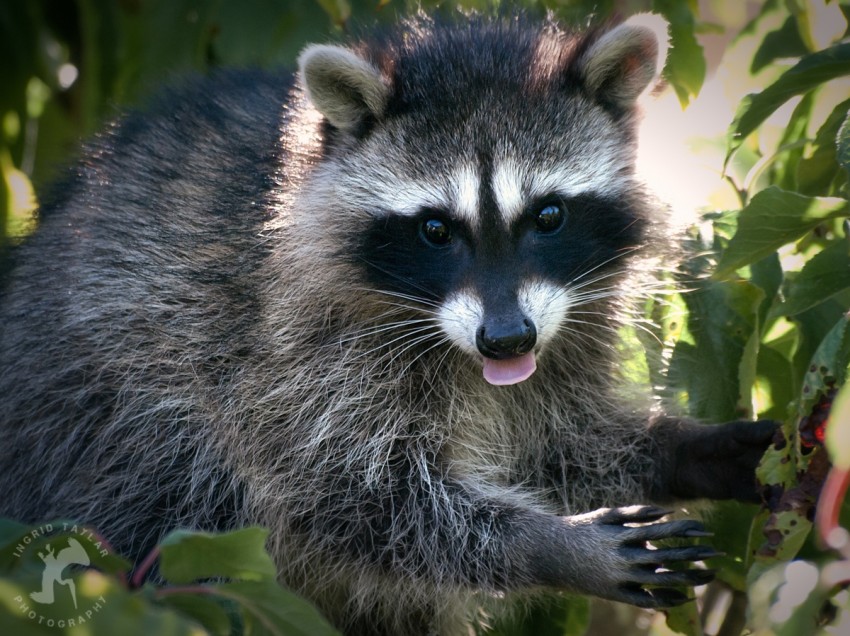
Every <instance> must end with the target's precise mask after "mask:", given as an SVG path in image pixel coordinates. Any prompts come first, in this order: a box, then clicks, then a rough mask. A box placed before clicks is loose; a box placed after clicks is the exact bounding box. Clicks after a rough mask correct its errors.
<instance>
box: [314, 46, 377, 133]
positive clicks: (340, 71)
mask: <svg viewBox="0 0 850 636" xmlns="http://www.w3.org/2000/svg"><path fill="white" fill-rule="evenodd" d="M298 69H299V72H300V73H301V81H302V82H303V83H304V88H305V89H306V91H307V97H308V98H309V99H310V101H311V102H312V103H313V105H314V106H315V107H316V108H317V109H318V111H319V112H320V113H322V115H324V116H325V118H326V119H327V120H328V121H329V122H330V123H331V124H332V125H333V126H335V127H336V128H339V129H341V130H344V131H346V132H356V131H357V129H358V128H360V126H361V125H362V124H363V123H364V122H365V121H366V120H367V119H368V118H369V117H374V118H376V119H377V118H380V117H381V115H382V114H383V112H384V107H385V106H386V102H387V95H388V94H389V86H388V85H387V83H386V82H385V80H384V78H383V76H382V75H381V72H380V71H379V70H378V69H377V68H375V67H374V66H373V65H372V64H370V63H369V62H367V61H366V60H364V59H363V58H362V57H360V56H359V55H357V54H356V53H355V52H354V51H352V50H351V49H347V48H345V47H342V46H332V45H327V44H312V45H310V46H308V47H307V48H306V49H304V51H302V53H301V55H300V56H299V57H298Z"/></svg>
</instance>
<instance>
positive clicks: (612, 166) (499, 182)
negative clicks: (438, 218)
mask: <svg viewBox="0 0 850 636" xmlns="http://www.w3.org/2000/svg"><path fill="white" fill-rule="evenodd" d="M606 151H610V152H606ZM619 161H620V157H619V153H618V152H617V149H616V148H606V147H605V146H604V145H600V147H599V149H598V152H596V153H595V154H594V155H593V157H592V158H591V160H589V161H582V162H576V164H575V165H566V164H562V165H554V166H550V167H546V168H538V167H535V166H530V165H524V164H522V163H520V162H517V161H515V160H513V159H511V158H506V159H503V160H502V161H500V162H498V163H497V164H496V165H495V167H494V170H493V180H492V182H491V184H490V185H491V187H492V189H493V197H494V198H495V200H496V205H497V206H498V208H499V213H500V214H501V216H502V219H503V220H504V222H505V224H506V225H510V224H511V223H512V222H513V221H515V220H516V219H517V218H519V216H520V215H521V214H522V213H523V211H524V210H525V208H526V206H527V205H528V204H529V203H530V202H531V201H532V200H533V199H536V198H540V197H546V196H549V195H553V194H554V195H559V196H562V197H564V198H570V197H576V196H579V195H582V194H588V193H594V192H596V193H599V192H604V193H606V194H608V195H610V194H611V193H616V192H618V191H619V190H621V189H622V188H623V187H624V185H623V184H622V183H618V182H617V181H615V180H612V178H611V176H612V175H615V174H617V173H618V171H619Z"/></svg>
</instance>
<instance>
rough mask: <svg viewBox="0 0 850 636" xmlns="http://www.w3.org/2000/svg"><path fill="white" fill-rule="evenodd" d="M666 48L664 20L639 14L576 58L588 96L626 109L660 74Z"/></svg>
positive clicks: (666, 37) (667, 39)
mask: <svg viewBox="0 0 850 636" xmlns="http://www.w3.org/2000/svg"><path fill="white" fill-rule="evenodd" d="M668 46H669V36H668V25H667V21H666V20H664V18H662V17H661V16H659V15H655V14H652V13H639V14H637V15H634V16H632V17H631V18H629V19H628V20H626V21H625V22H623V23H622V24H620V25H618V26H616V27H614V28H613V29H611V30H610V31H608V32H607V33H605V34H604V35H602V37H600V38H599V39H598V40H597V41H596V42H594V43H593V44H592V45H591V46H590V48H589V49H588V50H587V51H586V52H585V53H584V54H583V55H582V56H581V58H580V59H579V61H578V64H579V70H580V72H581V74H582V76H583V77H584V81H585V86H586V87H587V89H588V90H589V91H590V92H591V93H593V94H594V95H596V96H597V97H598V98H600V99H602V100H603V101H606V102H608V103H611V104H613V105H615V106H617V107H619V108H629V107H631V106H632V104H633V103H634V102H635V100H637V98H638V96H639V95H640V94H641V93H642V92H643V91H644V90H645V89H646V87H647V86H649V83H650V82H652V81H653V80H654V79H656V78H657V77H658V76H659V75H660V74H661V69H662V68H663V67H664V61H665V60H666V58H667V49H668Z"/></svg>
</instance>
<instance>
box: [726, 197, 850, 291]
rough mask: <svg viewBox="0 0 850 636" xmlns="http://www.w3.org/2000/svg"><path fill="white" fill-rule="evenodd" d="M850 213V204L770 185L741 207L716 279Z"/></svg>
mask: <svg viewBox="0 0 850 636" xmlns="http://www.w3.org/2000/svg"><path fill="white" fill-rule="evenodd" d="M846 216H850V203H848V202H847V201H846V200H845V199H839V198H832V197H806V196H803V195H800V194H797V193H795V192H788V191H787V190H781V189H779V188H776V187H770V188H766V189H764V190H762V191H761V192H759V193H758V194H756V195H755V196H754V197H753V198H752V200H751V201H750V202H749V203H748V204H747V206H746V207H745V208H744V209H743V210H741V213H740V217H739V219H738V229H737V231H736V232H735V236H733V237H732V240H731V241H729V245H728V246H727V247H726V249H725V250H724V252H723V254H722V255H721V257H720V262H719V263H718V265H717V271H716V272H715V273H714V278H725V277H726V276H729V275H730V274H732V273H733V272H734V271H735V270H736V269H738V268H740V267H743V266H745V265H749V264H751V263H754V262H756V261H758V260H760V259H762V258H764V257H765V256H768V255H769V254H771V253H773V252H775V251H776V250H777V249H779V248H780V247H782V246H783V245H785V244H786V243H790V242H792V241H796V240H797V239H799V238H801V237H802V236H803V235H805V234H806V232H808V231H810V230H812V229H813V228H815V227H816V226H817V225H818V224H819V223H821V222H822V221H825V220H827V219H834V218H842V217H846Z"/></svg>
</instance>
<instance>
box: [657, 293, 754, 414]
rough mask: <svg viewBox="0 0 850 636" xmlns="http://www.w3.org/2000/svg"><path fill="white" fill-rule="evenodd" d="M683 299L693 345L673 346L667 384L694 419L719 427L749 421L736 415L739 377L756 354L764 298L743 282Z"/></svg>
mask: <svg viewBox="0 0 850 636" xmlns="http://www.w3.org/2000/svg"><path fill="white" fill-rule="evenodd" d="M684 298H685V302H686V303H687V306H688V311H689V318H688V321H689V328H690V332H691V335H692V336H693V338H694V344H690V343H687V342H684V341H683V340H680V341H679V342H678V343H677V344H676V348H675V349H674V351H673V357H672V359H671V361H670V370H669V373H668V375H669V378H670V382H671V383H672V384H673V385H674V386H678V387H680V388H683V389H685V390H686V391H687V393H688V402H689V406H690V412H691V415H693V416H695V417H699V418H703V419H706V420H712V421H715V422H722V421H725V420H729V419H734V418H736V417H743V416H746V415H748V414H747V413H741V412H740V410H739V402H740V401H741V397H742V395H741V393H742V385H741V380H740V379H739V372H740V370H741V368H742V363H743V364H744V365H746V366H747V368H750V366H751V361H750V360H749V358H748V357H747V356H751V355H754V354H755V351H754V347H752V346H751V345H750V342H751V339H752V338H753V337H757V334H758V310H759V307H760V305H761V302H762V300H763V299H764V292H763V291H762V290H761V289H760V288H759V287H757V286H756V285H753V284H752V283H750V282H747V281H729V282H716V281H708V282H701V283H697V289H695V290H694V291H692V292H690V293H688V294H685V296H684ZM753 364H754V362H753ZM745 389H746V390H747V391H748V388H747V387H745ZM745 397H748V396H745Z"/></svg>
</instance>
